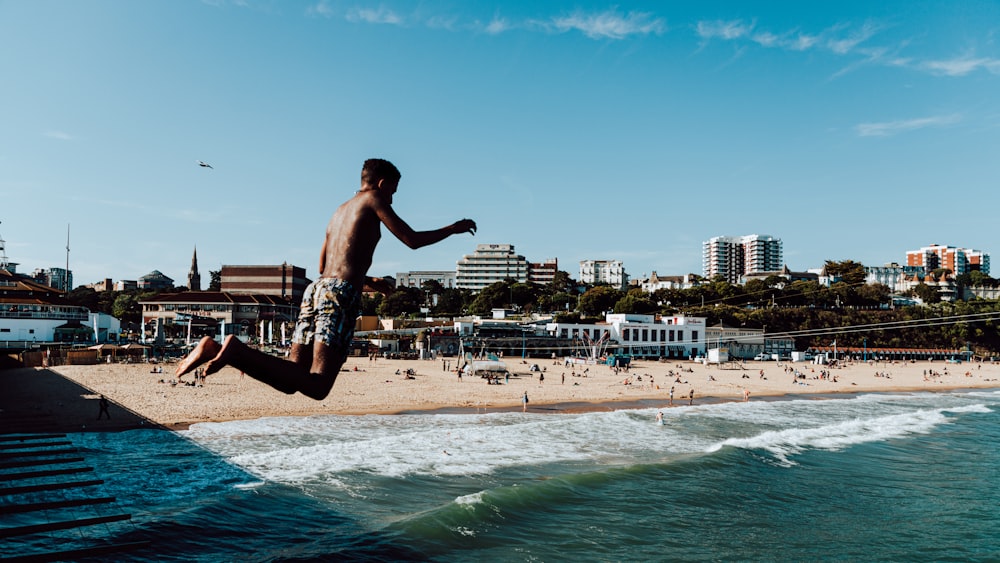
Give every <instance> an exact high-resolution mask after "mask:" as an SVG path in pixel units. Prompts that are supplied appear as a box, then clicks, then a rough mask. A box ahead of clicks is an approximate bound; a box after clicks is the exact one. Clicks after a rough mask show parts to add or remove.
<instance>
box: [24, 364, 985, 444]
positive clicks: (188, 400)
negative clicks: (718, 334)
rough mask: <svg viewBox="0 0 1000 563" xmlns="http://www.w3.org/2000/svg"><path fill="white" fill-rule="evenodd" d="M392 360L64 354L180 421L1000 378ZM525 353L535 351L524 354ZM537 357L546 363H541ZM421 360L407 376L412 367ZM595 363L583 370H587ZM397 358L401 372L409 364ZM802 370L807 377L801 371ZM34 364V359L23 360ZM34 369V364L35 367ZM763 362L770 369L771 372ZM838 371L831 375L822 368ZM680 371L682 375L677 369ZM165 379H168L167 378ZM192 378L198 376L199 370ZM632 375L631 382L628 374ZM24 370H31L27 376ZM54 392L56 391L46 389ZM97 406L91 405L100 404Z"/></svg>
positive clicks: (124, 402)
mask: <svg viewBox="0 0 1000 563" xmlns="http://www.w3.org/2000/svg"><path fill="white" fill-rule="evenodd" d="M445 360H447V361H448V363H449V367H450V368H452V369H451V370H450V371H445V369H444V360H442V359H437V360H386V359H378V360H376V361H370V360H369V359H368V358H351V359H349V360H348V361H347V364H346V365H345V366H344V371H343V372H342V373H341V375H340V377H339V378H338V380H337V383H336V384H335V385H334V387H333V391H332V392H331V393H330V395H329V396H328V397H327V398H326V399H325V400H322V401H315V400H313V399H309V398H307V397H304V396H302V395H300V394H296V395H285V394H282V393H280V392H278V391H275V390H273V389H271V388H270V387H267V386H266V385H264V384H262V383H259V382H257V381H255V380H253V379H251V378H250V377H248V376H243V375H241V374H240V372H239V371H237V370H235V369H232V368H228V367H227V368H224V369H223V370H222V371H220V372H219V373H218V374H215V375H212V376H209V377H208V378H207V379H206V381H205V384H204V386H200V387H198V386H188V385H185V384H184V383H180V384H173V383H172V380H174V379H175V377H174V375H173V369H174V367H175V365H176V364H165V365H164V366H163V368H164V369H163V371H164V373H150V372H151V370H152V368H153V366H152V365H150V364H99V365H93V366H61V367H55V368H51V369H52V370H53V371H55V372H57V373H59V374H61V375H62V376H64V377H66V378H68V379H70V380H72V381H74V382H76V383H77V384H79V385H81V386H83V387H85V388H87V389H89V390H92V391H93V392H94V393H103V394H104V395H106V396H107V397H108V398H109V399H110V400H111V401H113V402H114V403H115V405H117V406H120V407H125V408H127V409H129V410H131V411H132V412H134V413H135V414H137V415H139V416H141V417H144V418H146V419H148V420H151V421H153V422H156V423H159V424H162V425H164V426H167V427H172V428H183V427H185V426H187V425H189V424H192V423H197V422H205V421H226V420H237V419H252V418H259V417H268V416H304V415H312V414H366V413H398V412H406V411H418V410H419V411H427V410H436V409H451V410H453V411H455V410H457V411H472V412H476V411H479V412H483V411H485V412H492V411H497V410H520V409H521V397H522V396H523V394H524V393H525V392H527V393H528V397H529V399H530V402H529V405H528V410H529V412H539V413H548V412H567V411H579V410H588V409H590V410H593V409H612V408H630V407H635V406H644V407H651V406H657V407H660V406H662V407H668V406H670V389H671V387H672V388H673V389H674V400H673V405H674V406H681V405H687V404H688V403H689V393H690V392H691V390H692V389H693V390H694V393H695V395H694V404H699V403H704V402H707V401H710V400H711V401H719V400H725V401H742V400H744V397H745V394H744V392H745V391H748V392H749V400H751V401H754V400H761V399H762V398H764V397H776V396H784V395H803V394H837V393H860V392H887V391H943V390H948V389H964V388H992V387H1000V365H994V364H977V363H962V364H952V363H946V362H942V361H937V362H927V361H920V362H916V363H902V362H897V363H886V362H867V363H861V362H857V363H850V364H847V365H844V366H843V367H839V368H838V367H835V368H831V367H829V366H823V365H814V364H811V363H801V362H800V363H787V362H783V363H780V364H779V363H776V362H754V361H750V362H746V363H745V364H743V368H742V369H741V368H735V369H724V368H722V367H720V366H715V365H708V366H706V365H702V364H700V363H694V362H688V361H670V362H659V361H642V360H638V361H635V362H634V363H633V365H632V366H631V369H630V370H629V371H628V372H627V373H626V372H624V371H619V372H618V373H615V372H613V371H612V370H611V369H610V368H609V367H607V366H604V365H590V366H571V367H567V366H565V365H564V364H563V363H562V362H554V361H553V360H540V359H530V358H529V359H527V360H522V359H521V358H516V359H511V358H508V359H506V360H505V361H506V364H507V367H508V369H509V370H510V371H511V372H513V375H512V376H511V377H510V379H509V381H508V382H506V383H504V384H500V385H490V384H487V381H486V380H485V379H482V378H480V377H478V376H477V377H468V376H466V377H463V378H461V379H459V377H458V376H457V374H456V373H455V372H454V367H455V364H456V360H455V359H454V358H446V359H445ZM522 362H524V363H522ZM532 363H536V364H538V366H539V367H540V368H544V371H543V372H541V373H542V374H543V375H544V381H540V380H539V373H538V372H531V371H529V367H530V364H532ZM408 368H409V369H412V370H414V371H415V372H416V375H415V376H414V377H413V379H407V378H406V376H405V372H406V370H407V369H408ZM584 369H585V370H586V373H583V371H582V370H584ZM397 370H398V371H399V373H398V374H397ZM794 370H798V371H799V372H800V373H801V374H802V375H804V376H805V379H801V378H798V379H797V378H795V374H794ZM21 371H26V370H21ZM29 371H30V370H29ZM761 371H763V377H762V376H761ZM824 371H826V372H828V373H829V377H828V378H821V375H822V372H824ZM671 373H673V375H671ZM161 380H162V381H163V382H162V383H161ZM185 380H186V381H192V380H193V378H192V377H191V376H190V375H188V376H186V377H185ZM626 380H628V381H629V384H626V383H625V382H626ZM19 381H20V380H19ZM41 400H43V401H44V398H43V399H41ZM88 407H92V408H94V409H95V411H94V412H89V411H88V412H86V413H84V415H85V416H86V417H92V416H93V415H95V414H96V407H93V404H91V405H88Z"/></svg>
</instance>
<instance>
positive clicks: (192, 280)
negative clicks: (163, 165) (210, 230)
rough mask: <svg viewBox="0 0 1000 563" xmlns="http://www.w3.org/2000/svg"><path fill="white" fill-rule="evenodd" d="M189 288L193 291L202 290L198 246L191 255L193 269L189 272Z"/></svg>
mask: <svg viewBox="0 0 1000 563" xmlns="http://www.w3.org/2000/svg"><path fill="white" fill-rule="evenodd" d="M188 289H189V290H191V291H201V274H199V273H198V247H197V246H195V247H194V255H192V256H191V271H190V272H188Z"/></svg>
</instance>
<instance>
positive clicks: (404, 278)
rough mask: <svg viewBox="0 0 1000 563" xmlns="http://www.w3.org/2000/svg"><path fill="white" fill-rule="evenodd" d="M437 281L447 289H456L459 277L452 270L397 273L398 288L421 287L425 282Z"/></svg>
mask: <svg viewBox="0 0 1000 563" xmlns="http://www.w3.org/2000/svg"><path fill="white" fill-rule="evenodd" d="M427 281H436V282H438V283H439V284H441V287H443V288H445V289H455V288H456V287H457V285H456V284H457V283H458V277H457V275H456V274H455V272H453V271H451V270H433V271H432V270H428V271H423V272H396V287H417V288H419V287H421V286H423V285H424V282H427Z"/></svg>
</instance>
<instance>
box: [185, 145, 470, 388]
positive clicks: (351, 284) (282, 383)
mask: <svg viewBox="0 0 1000 563" xmlns="http://www.w3.org/2000/svg"><path fill="white" fill-rule="evenodd" d="M400 178H401V174H400V172H399V170H398V169H397V168H396V166H395V165H393V164H392V163H391V162H389V161H388V160H383V159H380V158H373V159H368V160H366V161H365V163H364V166H363V167H362V169H361V189H359V190H358V191H357V192H356V193H355V194H354V196H353V197H351V198H350V199H349V200H347V201H346V202H344V203H343V204H341V205H340V207H338V208H337V210H336V211H335V212H334V214H333V217H332V218H331V219H330V223H329V224H328V225H327V227H326V237H325V238H324V240H323V247H322V249H321V251H320V262H319V279H317V280H316V281H314V282H313V283H311V284H310V285H309V286H308V287H307V288H306V291H305V294H304V295H303V296H302V305H301V308H300V311H299V319H298V322H297V323H296V325H295V332H294V334H293V336H292V349H291V352H290V353H289V358H288V360H285V359H282V358H278V357H275V356H272V355H270V354H265V353H263V352H260V351H258V350H255V349H253V348H250V347H249V346H247V345H245V344H243V343H242V342H241V341H240V340H238V339H237V338H236V337H235V336H232V335H230V336H227V337H226V339H225V341H224V342H223V344H222V345H221V346H220V345H219V344H218V343H217V342H215V340H214V339H212V338H211V337H208V336H206V337H204V338H202V339H201V341H200V342H199V343H198V345H197V346H196V347H195V349H194V350H192V351H191V353H190V354H189V355H188V356H187V357H186V358H185V359H184V360H183V361H182V362H181V363H180V365H179V366H177V375H178V376H180V375H183V374H185V373H188V372H190V371H191V370H193V369H195V368H197V367H198V366H200V365H201V364H205V371H204V373H205V375H211V374H213V373H215V372H217V371H219V370H220V369H222V367H223V366H227V365H229V366H232V367H234V368H236V369H238V370H240V371H242V372H244V373H246V374H247V375H249V376H250V377H252V378H254V379H257V380H259V381H262V382H264V383H266V384H268V385H270V386H271V387H273V388H275V389H277V390H278V391H281V392H282V393H286V394H289V395H291V394H293V393H296V392H299V393H302V394H303V395H306V396H307V397H311V398H313V399H316V400H322V399H324V398H326V396H327V395H328V394H329V393H330V389H331V388H332V387H333V384H334V382H335V381H336V380H337V375H338V374H339V373H340V369H341V367H342V366H343V365H344V361H345V360H346V359H347V354H348V353H349V352H350V347H351V339H352V337H353V336H354V323H355V321H356V319H357V316H358V312H359V310H360V309H361V291H362V290H363V289H364V288H365V286H368V287H370V288H371V289H374V290H375V291H379V292H382V293H389V292H391V290H392V287H391V286H390V285H389V283H388V282H386V281H385V280H383V279H380V278H370V277H368V276H367V274H368V268H369V267H370V266H371V264H372V258H373V255H374V254H375V247H376V246H377V245H378V242H379V239H380V238H381V236H382V229H381V226H382V225H385V226H386V228H388V229H389V231H390V232H391V233H392V234H393V235H395V237H396V238H397V239H399V240H400V241H401V242H403V244H405V245H406V246H408V247H410V248H412V249H414V250H415V249H417V248H421V247H423V246H428V245H431V244H435V243H438V242H440V241H442V240H444V239H446V238H448V237H449V236H451V235H457V234H461V233H470V234H472V235H475V234H476V223H475V221H473V220H471V219H462V220H460V221H456V222H455V223H452V224H451V225H448V226H446V227H442V228H440V229H436V230H432V231H414V230H413V229H412V228H411V227H410V226H409V225H408V224H407V223H406V221H404V220H403V219H402V218H401V217H400V216H399V215H397V214H396V211H395V210H394V209H393V208H392V196H393V194H395V193H396V190H397V188H398V186H399V180H400ZM206 362H207V363H206Z"/></svg>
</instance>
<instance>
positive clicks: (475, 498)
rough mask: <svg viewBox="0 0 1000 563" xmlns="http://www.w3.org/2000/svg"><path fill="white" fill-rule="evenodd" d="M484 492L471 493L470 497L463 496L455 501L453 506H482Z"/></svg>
mask: <svg viewBox="0 0 1000 563" xmlns="http://www.w3.org/2000/svg"><path fill="white" fill-rule="evenodd" d="M484 494H485V492H484V491H479V492H478V493H472V494H471V495H463V496H460V497H458V498H456V499H455V504H460V505H475V504H482V502H483V495H484Z"/></svg>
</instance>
